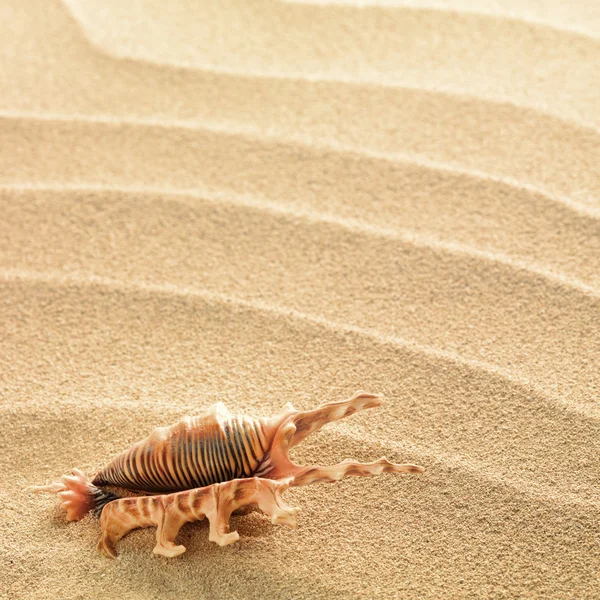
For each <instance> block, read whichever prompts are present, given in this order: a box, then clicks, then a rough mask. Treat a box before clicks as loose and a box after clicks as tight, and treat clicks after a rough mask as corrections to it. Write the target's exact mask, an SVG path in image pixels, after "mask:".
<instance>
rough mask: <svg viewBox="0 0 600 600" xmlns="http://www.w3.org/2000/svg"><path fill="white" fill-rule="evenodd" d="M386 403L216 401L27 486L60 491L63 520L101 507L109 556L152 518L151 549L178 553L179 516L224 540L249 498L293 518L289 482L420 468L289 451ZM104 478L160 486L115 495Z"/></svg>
mask: <svg viewBox="0 0 600 600" xmlns="http://www.w3.org/2000/svg"><path fill="white" fill-rule="evenodd" d="M382 404H383V401H382V400H381V398H380V397H379V396H377V395H373V394H367V393H364V392H357V393H356V394H354V396H352V398H350V399H348V400H343V401H340V402H329V403H326V404H323V405H321V406H319V407H317V408H315V409H313V410H308V411H298V410H296V409H295V408H294V407H293V406H292V405H291V404H289V403H288V404H286V405H285V406H284V407H283V409H282V410H281V411H280V412H279V413H278V414H276V415H274V416H272V417H269V418H253V417H249V416H245V415H233V414H231V413H230V412H229V411H228V410H227V408H226V407H225V406H224V405H223V404H222V403H221V402H219V403H217V404H215V405H213V406H212V407H211V408H210V409H209V410H208V412H207V413H205V414H203V415H201V416H197V417H186V418H184V419H182V420H181V421H180V422H179V423H176V424H175V425H173V426H171V427H160V428H158V429H155V430H154V431H153V432H152V433H151V434H150V435H149V436H148V437H147V438H145V439H144V440H141V441H140V442H138V443H137V444H135V445H134V446H132V447H131V448H130V449H128V450H126V451H125V452H123V453H122V454H120V455H119V456H117V457H116V458H115V459H114V460H113V461H111V462H110V463H109V464H108V465H107V466H106V467H105V468H104V469H102V470H101V471H100V472H99V473H98V474H97V475H96V476H95V477H94V479H93V480H92V481H89V479H88V478H87V477H86V476H85V475H84V473H82V472H81V471H79V470H78V469H74V470H73V475H65V476H63V477H62V478H61V479H60V481H59V482H55V483H51V484H49V485H44V486H34V487H31V488H29V489H30V490H31V491H34V492H50V493H57V494H58V495H59V497H60V499H61V501H62V505H63V507H64V508H65V509H66V511H67V520H78V519H81V518H83V516H85V514H87V513H88V512H89V511H90V510H92V511H94V512H95V513H96V514H101V541H100V543H99V545H98V547H99V549H100V550H101V551H102V552H103V553H104V554H105V555H107V556H116V550H115V543H116V542H117V541H118V540H119V539H121V537H123V535H125V534H126V533H128V532H129V531H131V530H132V529H135V528H137V527H148V526H150V525H155V526H157V546H156V547H155V549H154V552H155V553H156V554H162V555H163V556H169V557H171V556H177V555H178V554H181V553H182V552H184V551H185V548H184V547H183V546H176V545H175V544H174V540H175V536H176V535H177V532H178V531H179V529H180V528H181V526H182V525H183V524H184V523H186V522H188V521H194V520H200V519H202V518H204V516H206V517H207V518H208V519H209V521H210V536H209V539H210V540H211V541H215V542H217V543H219V544H221V545H225V544H229V543H232V542H234V541H236V540H237V539H238V536H237V533H235V532H234V533H229V516H230V515H231V512H232V511H233V510H236V509H237V508H240V507H242V506H246V505H249V504H258V506H259V508H260V509H261V510H263V512H265V513H266V514H268V515H270V516H271V517H272V521H273V522H274V523H278V522H279V523H283V524H286V525H289V526H293V527H295V526H296V520H295V515H296V513H297V512H298V510H299V509H291V508H290V507H287V506H286V505H285V504H284V503H283V500H282V499H281V493H282V492H283V491H284V490H285V489H287V488H288V487H290V486H297V485H308V484H311V483H318V482H335V481H339V480H340V479H342V478H343V477H346V476H351V475H356V476H369V475H376V474H378V473H383V472H389V473H422V472H423V468H422V467H419V466H417V465H411V464H395V463H391V462H389V461H388V460H387V459H386V458H385V457H384V458H380V459H379V460H377V461H375V462H372V463H359V462H356V461H353V460H349V459H347V460H344V461H342V462H341V463H338V464H337V465H332V466H319V465H309V466H302V465H297V464H295V463H294V462H293V461H292V460H291V459H290V457H289V450H290V449H291V448H293V447H294V446H296V445H297V444H299V443H300V442H301V441H302V440H303V439H304V438H306V437H307V436H308V435H310V434H311V433H313V432H315V431H317V430H318V429H320V428H321V427H322V426H323V425H325V424H326V423H329V422H331V421H336V420H338V419H342V418H344V417H347V416H349V415H352V414H354V413H355V412H357V411H359V410H363V409H365V408H374V407H377V406H381V405H382ZM103 486H118V487H121V488H126V489H129V490H131V491H135V492H143V493H145V494H157V493H160V494H161V495H153V496H146V497H138V498H119V497H118V496H117V495H115V494H114V493H113V492H111V491H109V490H105V489H102V487H103Z"/></svg>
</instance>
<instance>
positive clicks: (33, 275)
mask: <svg viewBox="0 0 600 600" xmlns="http://www.w3.org/2000/svg"><path fill="white" fill-rule="evenodd" d="M0 278H1V279H2V280H4V281H7V282H10V281H15V282H25V283H28V282H30V283H33V284H35V283H49V284H53V285H62V286H69V285H78V286H94V285H101V286H103V287H105V288H108V289H113V290H116V291H145V292H149V293H151V294H166V295H176V296H184V297H185V296H190V297H199V298H202V299H204V300H206V301H208V302H211V303H218V304H229V305H235V306H239V307H241V308H244V309H250V310H256V311H259V312H262V313H266V314H269V315H273V316H275V317H278V318H284V319H285V318H291V319H294V320H297V321H303V322H306V323H311V324H313V325H317V326H320V327H325V328H327V329H330V330H332V331H337V332H342V333H347V334H352V335H358V336H362V337H367V338H369V339H372V340H375V341H376V342H378V343H380V344H384V345H392V346H398V347H401V348H405V349H407V350H409V351H412V352H415V353H417V354H423V355H425V356H429V357H432V358H436V359H440V360H443V361H447V362H450V363H455V364H458V365H461V366H464V367H467V368H469V369H474V370H477V371H481V372H483V373H486V374H488V375H491V376H493V377H500V378H502V379H504V380H506V381H509V382H510V383H512V384H514V385H517V386H520V387H522V388H523V389H524V390H525V391H526V392H527V393H528V394H530V395H532V396H535V397H537V398H540V399H544V400H545V401H549V402H551V403H554V404H556V405H558V406H561V407H562V408H564V409H567V410H572V411H573V412H574V413H576V414H577V415H581V416H584V417H589V418H592V419H597V418H599V417H600V410H599V409H597V408H595V407H594V406H592V405H588V404H581V403H578V402H574V401H572V400H570V399H567V398H564V397H562V396H556V395H552V394H550V393H548V391H547V390H545V389H544V388H542V387H540V386H539V385H537V384H535V383H534V382H532V381H530V380H529V379H527V378H526V377H524V376H519V375H517V374H515V372H513V371H508V370H506V369H504V368H502V367H499V366H498V365H494V364H492V363H488V362H485V361H480V360H476V359H472V358H468V359H467V358H465V357H463V356H461V355H459V354H458V353H455V352H449V351H447V350H441V349H438V348H435V347H433V346H426V345H423V344H420V343H418V342H415V341H413V340H407V339H403V338H400V337H398V336H392V335H385V334H382V333H381V332H380V331H377V330H375V329H373V328H366V327H357V326H354V325H349V324H345V323H340V322H336V321H332V320H330V319H325V318H323V317H320V316H317V315H310V314H307V313H303V312H300V311H298V310H296V309H293V308H288V307H283V306H277V305H274V304H269V303H266V302H263V301H260V300H247V299H244V298H240V297H237V296H233V295H229V294H223V293H218V292H213V291H208V290H203V289H199V288H191V287H186V286H180V285H172V284H168V283H161V284H156V283H146V282H142V281H135V280H133V279H130V280H128V281H120V280H116V279H112V278H109V277H103V276H98V275H95V274H93V273H88V272H85V271H80V272H78V273H66V272H64V271H58V270H55V269H47V270H45V271H32V270H27V269H18V268H12V269H11V268H2V269H0Z"/></svg>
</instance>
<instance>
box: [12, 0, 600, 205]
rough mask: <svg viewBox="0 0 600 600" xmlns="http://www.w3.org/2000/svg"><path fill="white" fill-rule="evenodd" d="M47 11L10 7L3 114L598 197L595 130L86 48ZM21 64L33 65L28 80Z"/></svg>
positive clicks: (451, 100)
mask: <svg viewBox="0 0 600 600" xmlns="http://www.w3.org/2000/svg"><path fill="white" fill-rule="evenodd" d="M26 1H28V2H32V0H26ZM45 8H46V11H47V12H46V13H44V14H43V15H42V13H39V12H38V11H37V6H36V5H35V3H34V2H32V6H31V8H30V10H22V11H19V12H14V13H11V12H10V9H9V13H8V17H7V18H8V19H9V20H12V21H11V22H14V27H11V29H10V31H9V32H7V33H10V34H11V35H14V36H15V37H14V38H11V41H10V43H11V44H12V46H13V47H15V48H17V47H18V48H19V49H20V50H21V54H19V55H17V56H14V57H11V60H10V61H8V62H6V63H5V64H2V63H1V62H0V88H2V87H4V93H3V95H2V97H1V98H0V107H4V110H13V111H14V110H21V111H23V110H27V111H37V112H40V111H42V112H46V111H47V112H52V113H57V112H58V113H61V112H62V113H67V114H68V113H77V114H107V113H108V114H112V115H114V116H117V117H123V118H129V117H131V116H136V117H145V118H149V119H157V118H161V117H165V118H166V119H167V120H176V119H180V120H187V121H194V122H198V121H201V122H204V123H220V124H226V125H231V126H232V127H234V128H238V129H239V128H240V127H242V128H247V129H248V130H250V129H252V130H253V131H255V132H258V133H260V132H262V133H265V132H270V131H273V132H278V133H279V134H281V135H283V136H292V137H296V138H302V139H305V140H309V141H319V140H323V141H325V142H327V143H332V142H334V143H336V144H344V145H346V146H348V147H353V148H358V149H363V148H370V149H372V150H375V151H379V152H391V153H397V152H398V149H399V148H402V151H403V152H405V153H411V152H412V153H414V154H415V155H419V156H422V157H426V158H427V159H432V160H438V161H441V162H450V163H451V164H455V165H458V166H466V167H469V168H475V169H476V170H479V171H482V172H490V173H496V174H499V175H506V176H508V177H511V178H513V179H517V180H519V181H527V182H529V183H532V184H534V185H537V186H538V187H542V188H544V189H548V190H550V191H553V192H557V193H558V194H559V195H563V196H565V195H566V196H570V197H572V198H573V199H576V200H577V201H581V203H583V204H586V203H587V204H590V205H594V206H596V207H597V205H598V198H599V197H600V181H599V178H598V174H597V170H594V169H592V168H591V167H590V165H593V164H596V163H598V162H600V156H599V155H600V141H599V139H598V132H597V131H595V130H593V129H586V128H582V127H577V126H575V125H574V124H569V123H567V122H566V121H561V120H560V119H556V118H554V117H549V116H546V115H544V114H543V113H540V112H539V111H537V112H536V111H532V110H529V109H524V108H520V109H519V108H517V107H516V106H514V105H513V104H507V103H504V104H502V103H498V102H496V103H489V102H483V101H481V100H477V99H469V98H468V97H467V96H465V95H452V94H447V93H446V94H444V93H442V92H440V91H435V92H433V91H429V92H426V91H423V90H417V89H410V88H407V87H405V88H395V89H384V88H381V87H378V86H373V85H366V84H361V85H356V84H354V85H351V84H347V85H344V84H339V83H337V84H327V83H323V82H322V83H314V82H313V83H310V82H301V81H292V80H274V79H268V78H267V79H264V78H263V79H257V78H247V77H243V76H230V75H218V74H211V73H207V72H206V73H202V72H198V71H189V70H187V71H186V70H181V69H174V68H167V67H153V66H152V65H145V64H143V63H132V62H131V61H119V60H113V59H108V58H106V57H105V56H103V55H100V54H99V53H98V52H94V51H92V49H91V46H89V44H88V43H87V42H86V41H85V39H84V38H83V37H82V35H81V34H80V33H79V29H78V27H76V26H75V24H74V22H73V20H72V19H71V18H70V17H69V16H68V15H67V12H66V11H65V10H64V9H63V7H62V5H60V4H58V3H52V2H49V3H47V5H46V7H45ZM49 13H50V15H51V17H52V18H51V19H50V16H49ZM49 22H51V23H52V27H53V28H52V31H48V26H49ZM19 32H27V35H26V36H25V35H19ZM49 40H52V43H50V42H49ZM7 43H9V42H7ZM32 55H39V56H44V57H47V61H48V64H51V65H52V71H51V76H50V75H49V70H48V68H46V67H44V66H43V65H40V67H39V71H37V70H36V67H35V64H34V65H32V64H31V62H23V61H22V60H21V57H28V56H32ZM0 61H1V58H0ZM20 61H21V62H20ZM32 68H33V70H34V72H32V71H31V70H32ZM24 71H26V72H27V73H31V80H30V79H27V81H26V86H25V87H23V86H22V85H21V84H22V83H23V82H22V80H23V78H22V77H21V73H23V72H24ZM3 77H4V79H3ZM99 81H102V86H98V82H99ZM23 85H24V84H23ZM31 86H33V88H32V87H31ZM41 99H43V101H42V100H41ZM306 106H311V107H313V109H314V110H311V111H309V112H307V111H306ZM373 106H377V111H376V112H373V110H371V107H373ZM441 114H443V115H444V118H443V119H442V120H440V118H439V116H440V115H441ZM374 115H376V118H374ZM391 123H393V124H394V126H393V127H390V126H389V124H391Z"/></svg>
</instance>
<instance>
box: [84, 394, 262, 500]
mask: <svg viewBox="0 0 600 600" xmlns="http://www.w3.org/2000/svg"><path fill="white" fill-rule="evenodd" d="M267 447H268V440H267V439H266V438H265V435H264V433H263V431H262V428H261V423H260V421H259V420H257V419H253V418H252V417H248V416H245V415H233V414H231V413H230V412H229V411H228V410H227V408H226V407H225V406H224V405H223V404H222V403H218V404H216V405H214V406H213V407H212V408H211V410H210V412H209V413H207V414H204V415H201V416H198V417H186V418H184V419H182V420H181V421H180V422H179V423H176V424H175V425H173V426H172V427H159V428H158V429H155V430H154V431H153V432H152V433H151V434H150V435H149V436H148V437H147V438H146V439H144V440H142V441H141V442H138V443H137V444H135V445H134V446H133V447H131V448H130V449H129V450H127V451H125V452H123V453H122V454H120V455H119V456H117V457H116V458H115V459H114V460H113V461H112V462H111V463H110V464H109V465H108V466H107V467H106V468H104V469H103V470H102V471H100V472H99V473H98V474H97V475H96V477H95V479H94V481H93V484H94V485H115V486H119V487H124V488H127V489H130V490H138V491H144V492H152V493H163V492H173V491H179V490H186V489H193V488H199V487H204V486H207V485H211V484H213V483H220V482H224V481H230V480H232V479H237V478H243V477H249V476H251V475H252V474H254V473H255V472H256V470H257V468H258V467H259V465H260V463H261V461H262V460H263V457H264V455H265V451H266V450H267Z"/></svg>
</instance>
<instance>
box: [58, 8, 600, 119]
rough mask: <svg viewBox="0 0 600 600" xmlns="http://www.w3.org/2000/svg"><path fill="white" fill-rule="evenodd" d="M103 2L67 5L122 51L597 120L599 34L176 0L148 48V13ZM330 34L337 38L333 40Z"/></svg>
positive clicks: (104, 46)
mask: <svg viewBox="0 0 600 600" xmlns="http://www.w3.org/2000/svg"><path fill="white" fill-rule="evenodd" d="M107 4H109V6H108V7H107V6H106V4H105V5H104V6H103V10H101V11H100V10H94V7H93V5H82V4H80V3H78V2H73V1H70V2H66V4H65V5H66V6H68V7H69V8H70V10H71V11H72V14H74V16H75V18H76V19H77V20H78V22H79V23H81V24H82V26H83V30H84V32H85V34H86V36H87V37H88V39H89V40H90V42H91V43H94V44H95V45H96V46H97V47H98V48H99V49H101V50H102V51H104V52H108V53H110V54H112V55H114V56H117V57H123V58H133V59H134V60H145V61H150V62H153V63H154V64H159V65H160V64H171V65H175V66H179V67H188V68H195V67H198V66H199V67H200V68H203V69H214V70H218V71H221V72H226V73H234V74H235V73H244V74H246V75H250V76H251V77H261V76H265V75H266V76H269V77H289V76H292V77H295V78H303V79H305V80H308V81H323V80H326V81H332V80H333V81H341V82H348V81H360V82H375V83H377V84H378V85H389V84H390V83H396V82H397V83H400V84H403V85H409V86H412V87H419V88H423V89H446V90H448V91H452V92H455V93H464V92H468V93H471V94H473V93H474V94H476V95H477V96H478V97H481V98H490V99H502V100H504V101H517V102H518V103H521V104H523V105H524V106H533V107H535V108H541V109H542V110H547V111H548V112H551V113H554V114H558V115H561V116H562V115H565V114H569V116H570V118H573V119H574V120H576V121H580V122H584V123H585V122H589V123H593V124H595V125H596V126H598V125H599V124H600V121H599V120H598V113H597V110H596V106H597V103H598V100H599V99H600V98H599V96H598V91H597V90H598V89H600V79H599V77H600V75H599V73H598V69H597V68H596V64H597V61H598V59H599V58H600V41H598V40H595V39H593V38H589V37H586V36H580V35H577V34H574V33H568V32H566V31H557V30H556V29H551V28H548V27H544V26H539V25H532V24H529V23H525V22H523V21H519V20H514V19H513V20H507V19H503V18H498V17H492V16H478V15H474V14H467V13H456V12H455V11H442V10H428V9H414V8H408V7H398V8H391V9H390V8H387V9H386V8H382V7H371V8H369V7H366V8H363V9H361V10H356V9H355V8H353V7H344V6H337V7H328V6H323V5H321V6H314V5H313V6H310V5H309V6H304V5H301V4H288V5H286V4H282V3H278V2H270V3H269V4H268V8H267V7H265V10H263V11H259V10H257V9H256V6H254V5H253V3H248V2H247V0H237V1H235V0H231V1H230V2H229V3H228V5H227V8H224V9H223V10H222V11H211V10H206V11H203V12H202V17H203V18H201V19H199V20H190V19H189V12H188V11H187V10H186V7H187V5H186V4H185V2H182V1H180V0H173V1H172V3H171V4H170V10H169V12H168V14H166V15H162V17H163V18H162V19H161V22H163V21H164V25H163V26H162V27H156V28H154V30H153V34H154V35H153V36H152V43H151V44H150V43H146V42H145V40H147V39H149V38H148V36H147V35H145V34H146V30H145V28H143V25H142V24H143V23H144V21H143V20H142V19H139V18H136V16H135V15H136V13H135V10H133V9H131V10H127V6H131V5H123V4H122V3H117V2H115V3H114V4H112V5H110V3H108V2H107ZM225 14H226V15H227V16H225ZM120 23H127V29H123V30H121V29H120V27H119V24H120ZM136 23H139V25H140V28H139V29H137V28H136ZM171 31H178V36H179V37H180V40H182V42H181V43H180V44H177V45H176V44H172V43H170V39H169V37H168V36H169V32H171ZM232 31H235V32H236V34H235V37H233V36H232V35H231V33H230V32H232ZM104 32H110V34H109V36H107V35H106V33H104ZM329 39H334V40H336V43H335V44H327V42H326V40H329ZM179 48H183V49H184V50H183V52H182V51H181V50H178V49H179ZM324 55H327V60H326V61H323V60H322V57H323V56H324ZM523 56H527V57H528V60H526V61H524V60H522V57H523ZM400 57H401V60H400ZM349 65H350V67H349ZM573 65H577V69H573ZM464 81H466V82H467V84H466V85H465V84H464V83H463V82H464ZM458 82H460V83H458ZM520 82H523V83H522V84H521V85H520Z"/></svg>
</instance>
